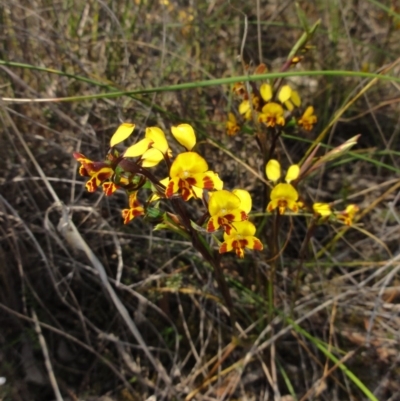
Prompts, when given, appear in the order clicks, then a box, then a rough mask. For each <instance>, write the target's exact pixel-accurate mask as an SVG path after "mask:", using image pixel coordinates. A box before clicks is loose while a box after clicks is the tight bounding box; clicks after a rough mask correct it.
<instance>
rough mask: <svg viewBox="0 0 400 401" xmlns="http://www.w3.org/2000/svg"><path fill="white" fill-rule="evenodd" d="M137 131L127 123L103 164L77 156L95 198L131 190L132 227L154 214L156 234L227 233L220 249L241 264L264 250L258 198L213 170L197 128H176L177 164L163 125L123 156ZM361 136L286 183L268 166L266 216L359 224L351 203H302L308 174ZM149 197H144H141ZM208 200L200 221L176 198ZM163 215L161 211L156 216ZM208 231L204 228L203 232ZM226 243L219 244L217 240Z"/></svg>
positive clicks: (293, 170)
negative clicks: (159, 169) (256, 218)
mask: <svg viewBox="0 0 400 401" xmlns="http://www.w3.org/2000/svg"><path fill="white" fill-rule="evenodd" d="M134 129H135V125H134V124H130V123H123V124H121V125H120V126H119V127H118V129H117V130H116V132H115V133H114V135H113V136H112V138H111V140H110V149H109V152H108V154H107V156H106V158H105V160H103V161H92V160H90V159H88V158H87V157H86V156H84V155H83V154H81V153H74V158H75V159H76V160H77V161H78V162H79V163H80V164H81V166H80V169H79V173H80V175H82V176H87V177H89V180H88V181H87V182H86V189H87V190H88V191H89V192H94V191H96V190H97V188H99V187H100V186H102V188H103V191H104V194H105V195H106V196H110V195H112V194H113V193H114V192H115V191H116V190H117V189H122V190H124V191H125V192H126V193H127V195H128V203H129V206H128V208H125V209H123V210H122V218H123V221H124V223H125V224H128V223H129V222H130V221H131V220H133V219H134V218H136V217H139V216H147V215H150V214H151V215H152V216H153V217H154V216H155V217H158V218H161V219H162V223H160V224H158V225H157V226H156V229H161V228H169V229H173V230H175V231H178V232H181V233H186V234H188V233H189V236H190V233H193V230H197V231H199V232H202V233H204V232H205V233H210V234H213V233H216V232H217V231H222V232H223V241H222V242H220V243H219V253H226V252H231V251H234V252H235V253H236V255H237V256H238V257H240V258H243V257H244V250H245V248H247V249H253V250H258V251H260V250H262V249H263V244H262V243H261V241H260V240H259V239H258V238H257V237H256V236H255V233H256V227H255V225H254V224H253V223H252V222H251V221H249V214H250V211H251V209H252V198H251V196H250V193H249V192H248V191H246V190H244V189H240V188H237V189H234V190H232V191H229V190H226V189H223V187H224V183H223V181H222V180H221V178H220V177H219V175H218V174H217V173H215V172H214V171H212V170H209V167H208V163H207V161H206V160H205V159H204V158H203V157H202V156H201V155H200V154H199V153H197V152H195V151H194V150H193V149H194V147H195V145H196V135H195V132H194V129H193V127H192V126H191V125H189V124H180V125H177V126H173V127H171V133H172V135H173V137H174V138H175V139H176V141H177V142H178V143H179V144H180V145H181V146H182V147H183V148H184V149H185V150H184V151H183V152H181V153H179V154H178V155H177V156H176V157H175V158H173V157H172V151H171V148H170V147H169V144H168V141H167V139H166V136H165V134H164V132H163V131H162V130H161V129H160V128H158V127H148V128H146V130H145V135H144V138H143V139H141V140H139V141H138V142H136V143H135V144H134V145H132V146H130V147H128V148H127V149H126V150H125V151H123V152H122V153H120V152H119V151H118V150H117V149H116V146H117V145H119V144H121V143H122V142H123V141H125V140H126V139H128V138H129V137H130V136H131V135H132V133H133V131H134ZM357 139H358V136H357V137H354V138H351V139H350V140H348V141H346V142H345V143H344V144H342V145H341V146H340V147H338V148H335V149H333V150H331V151H330V152H328V153H327V154H326V155H325V156H324V157H323V158H320V159H316V160H315V159H313V158H312V157H311V158H308V159H307V160H306V161H305V162H304V164H303V165H302V167H300V166H299V165H296V164H294V165H291V166H290V167H289V168H288V170H287V173H286V176H285V180H284V182H279V181H280V179H281V165H280V163H279V162H278V161H277V160H276V159H270V160H269V161H268V162H267V164H266V166H265V175H266V177H267V179H268V180H269V181H270V182H271V183H272V190H271V191H270V201H269V203H268V205H267V206H266V212H268V213H274V211H275V210H277V213H278V214H280V215H283V214H285V213H287V211H291V212H292V213H294V214H300V213H303V212H308V211H311V212H312V213H313V215H314V220H315V221H316V222H317V223H322V222H326V221H327V220H328V219H332V220H340V221H342V222H343V223H344V224H346V225H351V224H352V221H353V219H354V216H355V215H356V213H357V212H358V207H357V206H356V205H348V206H347V207H346V209H345V210H343V211H333V210H332V208H331V205H330V204H328V203H314V204H313V205H312V207H310V206H307V205H306V204H305V202H304V201H303V200H301V199H300V196H299V193H298V190H297V184H298V182H299V181H300V180H301V179H303V178H305V177H306V176H307V175H309V174H310V173H312V172H313V171H315V170H316V169H317V168H319V167H320V166H321V165H322V164H323V163H325V162H326V161H328V160H332V159H333V158H335V157H337V156H339V155H340V154H342V153H343V152H345V151H346V150H348V149H349V148H350V147H352V146H353V145H354V144H355V143H356V142H357ZM161 161H164V162H165V163H166V165H167V167H168V171H169V174H168V176H167V177H165V178H163V179H158V178H156V176H155V175H154V174H153V173H152V172H151V168H153V167H155V166H157V165H158V164H159V163H160V162H161ZM141 190H143V192H145V191H144V190H150V194H149V191H147V193H148V197H147V201H146V202H143V203H142V202H141V201H140V200H139V197H138V194H139V191H141ZM141 198H143V196H141ZM192 198H194V199H198V200H201V201H202V203H203V205H204V206H205V208H206V212H205V213H204V215H203V216H202V217H201V218H200V219H199V220H198V221H197V222H194V221H192V220H191V219H190V217H189V218H188V216H187V214H186V212H185V211H184V209H182V207H181V206H179V205H178V204H176V200H178V199H181V200H182V201H184V202H187V201H189V200H190V199H192ZM162 199H164V200H165V201H171V202H172V203H174V204H173V205H172V209H173V211H174V212H175V213H172V212H169V211H168V212H162V211H161V210H160V208H159V203H160V202H159V201H160V200H162ZM154 212H156V213H154ZM202 226H203V227H202ZM217 241H218V240H217Z"/></svg>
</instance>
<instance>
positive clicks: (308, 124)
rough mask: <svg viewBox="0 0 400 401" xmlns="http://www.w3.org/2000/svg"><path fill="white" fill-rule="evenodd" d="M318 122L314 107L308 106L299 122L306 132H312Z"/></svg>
mask: <svg viewBox="0 0 400 401" xmlns="http://www.w3.org/2000/svg"><path fill="white" fill-rule="evenodd" d="M316 122H317V116H315V115H314V107H312V106H308V107H307V108H306V110H305V112H304V113H303V115H302V116H301V118H300V119H299V120H298V121H297V123H298V124H299V125H301V126H302V127H303V128H304V129H305V130H306V131H311V130H312V129H313V126H314V124H315V123H316Z"/></svg>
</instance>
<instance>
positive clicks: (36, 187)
mask: <svg viewBox="0 0 400 401" xmlns="http://www.w3.org/2000/svg"><path fill="white" fill-rule="evenodd" d="M0 4H1V7H0V27H1V29H0V40H1V42H0V43H1V46H0V93H1V99H0V244H1V248H0V285H1V287H0V327H1V330H0V376H1V377H4V378H5V379H6V382H5V384H3V385H0V399H2V400H41V401H46V400H53V399H57V400H60V399H65V400H103V401H106V400H107V401H108V400H127V401H131V400H163V399H164V400H184V399H186V400H190V399H193V400H228V399H230V400H285V401H289V400H308V399H309V400H329V401H331V400H362V399H377V400H392V401H394V400H400V380H399V377H400V360H399V358H400V357H399V355H400V353H399V327H400V318H399V311H400V283H399V279H400V275H399V272H398V271H399V268H400V264H399V261H400V246H399V235H400V215H399V212H398V210H399V209H398V203H399V196H400V195H399V187H400V185H399V164H400V158H399V154H400V153H399V149H400V139H399V131H400V120H399V116H400V113H399V111H400V106H399V100H400V97H399V83H398V82H396V81H395V80H393V81H390V80H389V81H388V80H386V81H380V80H376V81H375V82H373V83H372V84H371V80H367V79H365V78H360V77H349V76H333V75H324V76H320V75H318V76H314V75H313V76H311V75H310V76H305V77H293V78H292V80H291V82H292V83H293V84H294V85H296V87H297V88H298V90H299V91H300V93H301V96H302V98H303V102H304V103H307V104H312V105H314V107H315V110H316V114H317V115H318V117H319V120H318V124H317V126H316V127H315V128H314V130H313V131H312V132H311V133H308V134H305V133H302V135H299V136H297V137H293V136H292V137H290V138H285V141H286V142H285V143H286V148H287V149H288V151H289V154H290V157H291V158H292V159H293V160H294V161H298V160H300V159H301V157H302V156H303V154H304V152H305V151H306V150H307V149H308V147H309V144H310V143H312V141H313V140H314V139H315V138H316V137H317V136H318V134H319V133H320V132H321V131H322V130H323V129H324V128H325V127H326V126H327V125H328V124H329V122H330V121H331V120H332V118H333V117H334V115H335V112H336V111H337V110H338V109H340V108H341V107H343V106H345V105H349V104H348V102H349V100H350V99H352V98H353V97H354V96H356V95H357V94H358V93H360V92H361V91H362V90H363V88H365V87H366V86H367V85H370V87H369V88H368V90H366V91H365V92H364V93H363V94H362V95H361V96H360V97H359V98H358V99H357V100H356V101H355V102H354V103H352V104H350V105H349V107H348V109H347V111H346V112H345V113H344V114H343V115H342V116H341V118H340V119H339V120H338V121H337V122H336V123H335V124H334V125H333V126H332V128H331V129H330V131H329V135H328V136H327V139H326V141H325V142H326V143H328V144H329V145H331V146H335V145H336V146H337V145H339V144H340V143H343V141H345V140H347V139H349V138H350V137H352V136H354V135H356V134H361V135H362V136H361V139H360V141H359V144H358V146H357V147H356V148H355V149H354V151H353V152H352V153H350V154H348V155H346V156H345V157H343V158H342V159H340V160H338V161H335V162H334V163H332V164H331V165H328V166H327V167H326V169H324V171H323V172H320V173H319V174H317V175H316V176H314V177H312V179H310V180H308V181H307V182H306V183H305V189H304V190H305V191H306V192H307V193H308V194H309V195H310V196H312V197H317V198H318V199H319V200H320V201H332V200H335V201H337V202H338V203H340V202H342V201H345V202H353V203H357V204H358V205H359V206H360V208H361V219H360V220H359V221H358V222H357V224H356V226H355V227H354V228H351V229H343V227H330V226H327V225H326V226H321V227H318V229H317V230H316V232H315V233H314V237H313V239H312V241H311V243H310V248H309V255H308V259H307V260H303V261H300V260H299V249H300V247H301V244H302V241H303V237H304V233H305V223H304V222H303V221H302V220H301V219H300V220H296V222H295V223H294V227H292V228H291V229H292V232H291V236H290V240H289V243H288V245H287V248H286V250H285V253H284V254H282V255H280V257H279V260H278V262H277V263H278V271H277V282H276V283H275V286H276V287H275V296H276V299H275V301H274V308H275V318H274V319H273V320H271V319H270V317H269V316H268V308H267V307H266V302H267V301H266V299H264V298H263V297H260V295H259V294H260V293H263V292H264V291H263V288H262V287H263V285H264V284H263V283H264V281H265V276H266V275H267V272H268V268H269V255H268V254H267V253H261V254H251V255H248V256H247V257H246V259H244V260H238V259H237V258H236V257H235V256H234V255H229V256H225V257H224V259H223V268H224V273H225V275H226V278H227V281H228V283H229V285H230V288H231V293H232V297H233V299H234V302H235V308H236V310H237V315H238V324H239V325H240V327H241V330H242V332H243V335H242V337H241V338H240V340H237V342H232V337H231V335H232V332H231V329H230V327H229V324H230V323H229V318H228V316H227V311H226V308H225V307H224V304H223V302H222V301H221V294H220V293H219V291H218V288H217V286H216V284H215V282H214V277H213V275H212V272H211V271H210V268H209V266H208V265H207V264H206V263H205V262H204V260H202V259H201V257H200V256H199V255H198V254H197V253H196V252H194V250H193V248H192V246H191V244H190V243H189V242H187V241H185V240H182V238H180V237H177V236H176V235H173V234H171V233H166V232H160V231H157V232H153V231H152V225H151V224H149V222H147V221H145V220H141V219H137V220H136V219H135V220H134V221H133V222H132V223H131V224H129V225H128V226H123V224H122V219H121V209H122V208H124V207H126V202H127V200H126V196H125V194H123V193H117V194H116V195H114V196H113V197H111V198H106V197H104V196H103V194H102V193H101V192H100V191H99V192H96V193H94V194H89V193H87V192H85V188H84V180H83V179H81V177H79V176H78V174H77V165H76V162H75V160H74V159H73V158H72V156H71V155H72V152H74V151H79V152H83V153H84V154H85V155H87V156H88V157H89V158H90V159H92V160H102V158H103V157H104V154H105V152H106V150H107V146H108V141H109V139H110V136H111V135H112V133H113V132H114V131H115V129H116V127H117V126H118V125H119V124H120V123H121V122H122V121H129V122H134V123H135V124H137V127H138V131H137V132H139V133H143V130H144V129H145V127H146V126H150V125H157V126H159V127H161V128H163V129H165V131H166V132H168V131H169V127H170V126H171V125H173V124H178V123H181V122H189V123H190V124H192V125H193V126H194V127H195V128H196V132H197V134H198V139H199V141H202V144H201V146H200V149H201V151H202V153H203V155H205V156H206V158H207V160H208V162H209V164H210V165H211V166H212V168H213V170H215V171H219V172H220V174H221V176H222V178H223V179H224V182H225V183H226V184H227V186H228V187H231V188H233V187H242V188H246V189H247V190H249V191H250V192H251V193H252V194H257V193H260V192H261V189H262V183H261V182H260V181H259V180H257V178H256V177H255V176H254V175H253V174H252V172H251V169H253V170H255V171H257V172H262V171H263V166H262V157H261V156H258V155H257V145H256V143H255V141H254V139H253V138H252V134H251V132H245V133H240V134H238V135H237V136H235V137H228V136H227V135H226V133H225V122H226V118H227V113H228V111H230V110H231V109H234V108H235V106H236V103H235V101H234V100H233V98H232V94H231V93H230V86H229V85H211V86H209V87H200V86H199V87H194V88H192V89H188V90H170V91H162V90H159V88H162V87H165V86H169V85H176V84H185V83H193V82H197V81H205V80H212V79H216V78H223V77H230V76H238V75H243V74H245V71H243V68H242V63H241V60H240V57H239V55H240V49H241V45H242V41H243V38H245V43H244V48H243V49H244V51H243V59H244V62H245V63H246V64H248V65H250V67H256V66H257V65H258V64H259V63H260V62H263V63H265V64H266V65H267V67H268V70H269V71H278V70H279V69H280V67H281V66H282V64H283V63H284V61H285V60H286V57H287V55H288V54H289V52H290V50H291V48H292V47H293V45H294V44H295V43H296V41H297V39H298V38H299V37H300V35H301V34H302V33H303V31H304V25H303V23H302V21H304V19H307V20H308V22H309V24H310V25H312V24H313V23H314V22H316V21H317V20H318V19H321V25H320V27H319V29H318V30H317V32H316V34H315V35H314V37H313V40H312V43H311V44H312V46H313V47H312V49H311V50H310V51H309V52H308V53H307V54H305V57H304V60H303V61H302V62H301V63H300V64H298V65H297V66H296V67H295V69H294V71H297V70H299V71H316V70H348V71H362V72H381V71H383V72H384V73H385V74H387V75H391V76H393V77H399V76H400V75H399V71H400V67H399V65H398V60H397V57H398V55H399V54H400V53H399V50H400V45H399V43H400V30H399V28H400V15H399V12H400V6H399V4H398V2H397V1H395V0H391V1H390V0H387V1H376V0H361V1H356V0H350V1H347V2H345V1H342V0H328V1H326V2H324V1H319V0H315V1H299V2H298V3H297V4H296V3H295V2H294V1H292V0H288V1H277V0H271V1H268V2H266V1H261V0H260V1H259V2H257V1H256V0H254V1H251V2H242V1H237V0H232V1H225V0H210V1H198V2H195V1H183V0H181V1H179V0H148V1H147V0H143V1H140V0H135V1H123V0H115V1H106V0H105V1H100V0H89V1H87V2H81V1H77V0H61V1H45V0H35V1H25V0H2V1H1V2H0ZM260 57H261V59H260ZM147 89H154V91H153V92H152V93H147V94H146V93H137V94H135V95H132V94H127V95H121V96H114V97H113V96H108V95H107V94H109V93H111V92H113V91H140V90H147ZM93 95H97V96H96V97H93ZM212 143H214V144H218V146H214V145H212ZM232 155H234V156H235V157H236V158H234V157H232ZM237 158H239V159H241V160H242V161H244V162H245V163H246V164H247V166H248V167H251V169H246V168H245V167H244V166H243V165H242V164H240V163H238V161H237ZM254 202H255V205H254V207H253V210H255V211H257V212H263V210H261V209H260V208H261V204H262V199H261V196H260V197H259V199H257V196H255V197H254ZM61 205H66V207H67V209H65V208H63V207H62V206H61ZM191 207H192V208H193V209H194V212H195V208H196V204H195V203H193V204H192V205H191ZM65 213H67V214H68V213H69V216H71V218H72V220H73V222H74V223H75V225H76V227H77V229H78V231H79V233H80V235H81V236H82V238H83V240H84V241H85V243H87V244H88V245H89V247H90V249H91V250H92V251H93V252H94V254H95V255H96V256H97V258H98V262H99V263H100V264H101V265H102V266H103V267H104V269H105V272H106V273H107V277H108V281H109V283H110V284H111V287H112V288H113V289H114V291H115V294H116V295H117V297H118V298H119V300H120V302H121V304H123V305H124V306H125V308H127V310H128V312H129V318H130V319H132V322H133V323H134V325H135V327H136V328H137V329H138V331H139V332H140V333H141V337H142V338H143V339H144V341H145V344H144V345H143V344H139V343H138V342H137V339H136V338H135V337H134V336H133V335H132V332H131V330H129V329H128V326H127V324H126V320H124V319H123V317H122V315H121V310H120V309H117V308H116V306H115V302H113V301H112V300H111V298H110V292H109V291H108V290H107V289H106V288H105V286H104V285H103V283H102V281H101V280H100V278H99V274H98V271H97V270H96V269H95V267H94V264H93V261H90V260H88V259H87V258H86V256H85V254H84V253H83V252H82V249H81V248H80V247H79V246H78V245H77V243H76V241H77V239H76V237H74V233H69V232H65V230H64V228H65V224H66V221H68V220H67V217H66V216H65ZM286 224H287V225H286V227H287V229H288V230H289V229H290V227H289V222H287V223H286ZM284 227H285V226H284ZM286 236H287V232H286V233H285V232H284V233H282V238H283V239H285V238H286ZM295 321H296V323H293V322H295ZM149 355H151V356H152V358H153V361H152V360H151V359H149ZM335 358H336V359H335ZM335 360H336V362H335ZM338 361H342V362H344V363H345V365H346V367H347V368H348V369H349V371H350V372H351V375H350V376H349V373H348V371H345V370H346V369H347V368H344V366H343V365H342V364H340V363H338ZM163 372H164V375H163ZM165 375H166V376H167V377H168V378H169V381H170V386H169V385H168V384H167V383H168V380H165ZM363 386H365V387H366V388H367V389H369V393H368V391H366V390H365V388H364V387H363ZM60 397H61V398H60ZM151 397H153V398H151ZM374 397H375V398H374Z"/></svg>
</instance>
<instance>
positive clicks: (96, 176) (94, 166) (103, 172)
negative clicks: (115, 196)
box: [73, 152, 114, 195]
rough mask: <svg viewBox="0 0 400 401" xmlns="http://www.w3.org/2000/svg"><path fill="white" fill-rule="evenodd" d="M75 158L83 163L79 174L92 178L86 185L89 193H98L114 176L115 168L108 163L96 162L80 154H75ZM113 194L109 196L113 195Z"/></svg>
mask: <svg viewBox="0 0 400 401" xmlns="http://www.w3.org/2000/svg"><path fill="white" fill-rule="evenodd" d="M73 156H74V158H75V159H76V160H77V161H78V162H79V163H81V166H80V168H79V174H80V175H81V176H84V177H90V179H89V180H88V181H87V182H86V185H85V186H86V189H87V190H88V191H89V192H94V191H96V189H97V188H98V187H99V186H100V185H101V184H103V183H104V182H105V181H106V180H109V179H110V178H111V177H112V176H113V175H114V170H113V168H112V167H111V166H110V165H109V164H108V163H106V162H94V161H92V160H89V159H88V158H87V157H86V156H85V155H83V154H82V153H78V152H75V153H74V154H73ZM111 193H112V192H111ZM111 193H109V194H110V195H111Z"/></svg>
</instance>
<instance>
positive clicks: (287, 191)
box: [265, 159, 300, 214]
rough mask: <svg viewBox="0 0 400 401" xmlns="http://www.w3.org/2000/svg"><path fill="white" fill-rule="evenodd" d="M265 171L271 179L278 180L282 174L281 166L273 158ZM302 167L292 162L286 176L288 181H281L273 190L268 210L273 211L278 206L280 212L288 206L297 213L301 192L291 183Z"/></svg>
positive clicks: (283, 211)
mask: <svg viewBox="0 0 400 401" xmlns="http://www.w3.org/2000/svg"><path fill="white" fill-rule="evenodd" d="M265 172H266V175H267V177H268V179H269V180H271V181H273V182H276V181H278V179H279V178H280V176H281V166H280V164H279V162H278V161H277V160H275V159H271V160H270V161H269V162H268V163H267V165H266V167H265ZM299 174H300V167H299V166H298V165H297V164H292V165H291V166H290V167H289V169H288V171H287V173H286V176H285V181H286V183H279V184H277V185H275V187H274V188H273V189H272V191H271V201H270V202H269V204H268V206H267V211H268V212H272V211H273V210H274V209H277V208H278V211H279V213H280V214H283V213H285V210H286V208H288V209H290V210H292V211H293V212H295V213H297V212H298V210H299V202H297V201H298V199H299V194H298V193H297V191H296V188H295V187H294V186H293V185H291V184H290V182H291V181H293V180H295V179H296V178H298V176H299Z"/></svg>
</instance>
